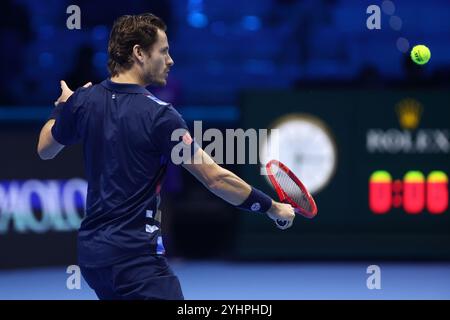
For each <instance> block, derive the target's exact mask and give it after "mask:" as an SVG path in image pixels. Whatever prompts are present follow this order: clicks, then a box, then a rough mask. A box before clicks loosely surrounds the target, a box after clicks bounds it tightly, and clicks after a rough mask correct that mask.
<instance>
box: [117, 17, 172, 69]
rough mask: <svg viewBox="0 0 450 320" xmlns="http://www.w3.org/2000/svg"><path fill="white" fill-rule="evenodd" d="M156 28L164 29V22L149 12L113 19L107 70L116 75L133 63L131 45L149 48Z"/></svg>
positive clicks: (144, 48) (153, 39)
mask: <svg viewBox="0 0 450 320" xmlns="http://www.w3.org/2000/svg"><path fill="white" fill-rule="evenodd" d="M158 29H160V30H162V31H166V25H165V23H164V22H163V21H162V20H161V19H160V18H158V17H157V16H155V15H153V14H151V13H143V14H139V15H125V16H121V17H119V18H118V19H117V20H116V21H114V24H113V27H112V29H111V34H110V36H109V43H108V71H109V73H110V74H111V76H116V75H117V74H119V73H120V72H122V71H125V70H128V69H130V68H131V66H132V65H133V59H132V53H133V47H134V46H135V45H136V44H137V45H140V46H141V47H142V49H143V50H148V49H150V48H151V47H152V46H153V44H154V43H155V42H156V40H157V32H158Z"/></svg>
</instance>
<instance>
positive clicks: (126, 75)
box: [111, 68, 147, 87]
mask: <svg viewBox="0 0 450 320" xmlns="http://www.w3.org/2000/svg"><path fill="white" fill-rule="evenodd" d="M111 81H112V82H116V83H127V84H137V85H140V86H143V87H145V86H147V84H146V83H144V81H142V79H141V77H140V76H139V74H138V73H137V72H135V70H133V68H132V69H130V70H127V71H125V72H122V73H119V74H117V75H115V76H113V77H111Z"/></svg>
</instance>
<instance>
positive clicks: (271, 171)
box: [266, 160, 317, 226]
mask: <svg viewBox="0 0 450 320" xmlns="http://www.w3.org/2000/svg"><path fill="white" fill-rule="evenodd" d="M266 171H267V176H268V177H269V180H270V182H271V183H272V186H273V187H274V189H275V191H276V192H277V194H278V197H279V198H280V202H282V203H288V204H290V205H291V206H292V207H293V208H294V211H295V213H297V214H300V215H302V216H304V217H306V218H309V219H312V218H314V217H315V216H316V215H317V206H316V203H315V201H314V199H313V197H312V196H311V194H310V193H309V192H308V190H307V189H306V187H305V186H304V185H303V183H302V182H301V181H300V179H299V178H297V176H296V175H295V174H294V173H293V172H292V171H291V170H290V169H289V168H288V167H287V166H285V165H284V164H282V163H281V162H280V161H278V160H271V161H269V162H268V163H267V165H266ZM276 223H277V224H278V225H280V226H284V225H285V224H286V223H287V221H284V220H277V221H276Z"/></svg>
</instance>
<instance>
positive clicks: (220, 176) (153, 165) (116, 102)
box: [38, 14, 295, 299]
mask: <svg viewBox="0 0 450 320" xmlns="http://www.w3.org/2000/svg"><path fill="white" fill-rule="evenodd" d="M165 30H166V26H165V24H164V23H163V21H161V20H160V19H159V18H158V17H156V16H154V15H152V14H141V15H134V16H130V15H127V16H122V17H120V18H119V19H117V20H116V21H115V23H114V25H113V28H112V31H111V34H110V40H109V44H108V54H109V61H108V69H109V72H110V74H111V77H110V78H109V79H107V80H104V81H103V82H101V83H100V84H96V85H92V84H91V83H88V84H86V85H85V86H84V87H82V88H79V89H77V90H76V91H75V92H72V91H71V90H70V89H69V88H68V87H67V85H66V83H65V82H64V81H61V90H62V93H61V96H60V97H59V98H58V100H57V101H56V102H55V105H56V107H55V108H54V111H53V112H52V115H51V116H50V119H49V120H48V121H47V123H46V124H45V125H44V127H43V128H42V130H41V133H40V137H39V143H38V153H39V155H40V157H41V158H42V159H52V158H54V157H55V156H56V155H57V154H58V153H59V152H60V151H61V150H62V149H63V148H64V146H69V145H72V144H75V143H78V142H82V144H83V149H84V166H85V170H86V175H87V179H88V192H87V204H86V216H85V217H84V219H83V221H82V223H81V227H80V229H79V233H78V259H79V265H80V268H81V271H82V274H83V276H84V278H85V279H86V281H87V283H88V284H89V286H91V288H92V289H93V290H95V292H96V294H97V296H98V297H99V299H183V294H182V291H181V288H180V283H179V280H178V278H177V277H176V276H175V275H174V273H173V272H172V270H171V268H170V267H169V265H168V263H167V261H166V258H165V257H164V246H163V242H162V238H161V217H160V211H159V203H160V195H159V193H160V189H161V181H162V179H163V177H164V172H165V169H166V166H167V164H168V162H169V161H170V159H171V151H172V149H173V147H174V146H175V145H177V144H178V143H184V144H185V145H186V146H187V149H188V150H190V154H189V155H188V158H189V159H193V158H192V157H197V159H202V160H203V161H197V162H201V163H200V164H194V161H189V162H191V164H188V163H187V161H186V163H184V164H183V166H184V167H185V168H186V169H187V170H188V171H189V172H191V173H192V174H193V175H194V176H195V177H196V178H197V179H198V180H200V182H202V183H203V184H204V185H205V186H206V187H207V188H208V189H209V190H210V191H211V192H213V193H215V194H216V195H217V196H219V197H221V198H222V199H224V200H225V201H227V202H229V203H230V204H232V205H234V206H236V207H238V208H240V209H243V210H248V211H253V212H261V213H266V214H267V215H268V216H269V217H270V218H271V219H273V220H277V219H281V220H286V221H288V223H287V224H286V225H285V226H284V227H280V226H279V227H280V228H282V229H286V228H288V227H290V226H291V225H292V221H293V219H294V216H295V214H294V210H293V208H292V207H291V206H290V205H287V204H282V203H278V202H275V201H273V200H272V199H271V198H270V197H268V196H267V195H265V194H264V193H262V192H261V191H259V190H257V189H255V188H252V187H251V186H249V185H248V184H247V183H245V182H244V181H243V180H241V179H240V178H239V177H237V176H236V175H234V174H233V173H231V172H230V171H228V170H225V169H223V168H222V167H220V166H219V165H217V164H216V163H214V162H213V161H212V160H211V158H210V157H209V156H208V154H206V153H205V152H204V151H203V150H202V149H200V148H199V147H198V145H196V143H195V142H194V141H193V140H192V138H191V137H190V135H189V132H188V128H187V126H186V123H185V122H184V120H183V119H182V117H181V115H180V114H179V113H178V112H177V111H176V110H175V109H174V108H173V107H172V106H171V105H170V104H169V103H166V102H163V101H161V100H159V99H157V98H156V97H154V96H153V95H152V94H151V93H150V92H149V91H147V90H146V89H145V87H146V86H147V85H149V84H156V85H165V84H166V79H167V75H168V73H169V70H170V68H171V67H172V66H173V64H174V62H173V60H172V58H171V57H170V55H169V45H168V42H167V36H166V33H165ZM176 129H184V130H185V132H186V133H185V134H184V136H183V138H182V139H180V140H181V141H172V139H171V135H172V132H173V131H174V130H176ZM211 214H213V213H211Z"/></svg>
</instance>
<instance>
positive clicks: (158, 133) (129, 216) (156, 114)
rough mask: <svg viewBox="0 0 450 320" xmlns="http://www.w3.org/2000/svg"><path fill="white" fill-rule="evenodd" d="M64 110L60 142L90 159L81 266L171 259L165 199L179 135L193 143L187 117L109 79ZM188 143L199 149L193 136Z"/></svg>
mask: <svg viewBox="0 0 450 320" xmlns="http://www.w3.org/2000/svg"><path fill="white" fill-rule="evenodd" d="M57 108H58V110H57V112H56V115H55V117H54V118H55V124H54V126H53V128H52V135H53V138H54V139H55V140H56V141H57V142H59V143H60V144H63V145H66V146H67V145H72V144H75V143H79V142H81V143H82V144H83V151H84V167H85V172H86V176H87V180H88V192H87V200H86V215H85V217H84V219H83V220H82V223H81V226H80V229H79V233H78V259H79V264H80V265H84V266H88V267H101V266H106V265H110V264H114V263H115V262H118V261H120V260H121V259H124V258H127V257H130V256H132V255H139V254H164V251H165V250H164V246H163V242H162V237H161V218H160V211H159V203H160V195H159V192H160V189H161V183H162V179H163V177H164V175H165V170H166V167H167V165H168V163H169V161H170V157H171V151H172V148H173V147H174V146H175V145H176V144H178V143H180V142H182V141H183V139H180V141H171V136H172V132H173V131H174V130H176V129H183V130H185V131H186V132H187V134H188V135H189V133H188V132H189V131H188V127H187V125H186V123H185V121H184V120H183V118H182V117H181V115H180V114H179V113H178V112H177V111H176V110H175V109H174V108H173V107H172V106H171V105H170V104H169V103H166V102H163V101H161V100H159V99H157V98H156V97H154V96H153V95H152V94H151V93H150V92H149V91H147V90H146V89H145V88H144V87H142V86H139V85H135V84H120V83H115V82H112V81H110V80H109V79H107V80H104V81H103V82H101V83H100V84H97V85H94V86H91V87H89V88H79V89H77V90H76V91H75V92H74V93H73V95H72V96H71V97H70V98H69V99H68V100H67V101H66V102H65V103H61V104H59V105H58V107H57ZM186 140H187V141H186ZM184 143H191V145H194V143H192V142H191V139H190V136H188V139H184ZM193 152H194V148H193V147H192V148H191V153H193Z"/></svg>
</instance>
